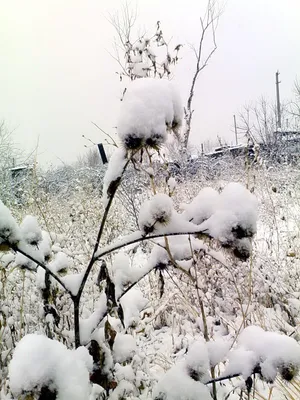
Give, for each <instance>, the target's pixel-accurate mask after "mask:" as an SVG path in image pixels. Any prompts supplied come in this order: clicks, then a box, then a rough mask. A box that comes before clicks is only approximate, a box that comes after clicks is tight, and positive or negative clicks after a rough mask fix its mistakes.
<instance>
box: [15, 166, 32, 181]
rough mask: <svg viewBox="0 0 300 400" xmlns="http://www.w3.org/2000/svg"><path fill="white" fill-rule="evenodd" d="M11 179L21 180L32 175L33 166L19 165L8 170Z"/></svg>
mask: <svg viewBox="0 0 300 400" xmlns="http://www.w3.org/2000/svg"><path fill="white" fill-rule="evenodd" d="M10 174H11V178H12V179H13V180H14V181H19V180H22V179H23V178H27V177H28V176H32V174H33V165H19V166H17V167H13V168H10Z"/></svg>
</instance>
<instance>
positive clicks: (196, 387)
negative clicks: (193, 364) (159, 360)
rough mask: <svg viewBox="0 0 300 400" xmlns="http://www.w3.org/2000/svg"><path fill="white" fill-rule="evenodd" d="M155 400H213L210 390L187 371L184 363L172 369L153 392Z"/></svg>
mask: <svg viewBox="0 0 300 400" xmlns="http://www.w3.org/2000/svg"><path fill="white" fill-rule="evenodd" d="M153 399H154V400H161V399H164V400H199V399H201V400H211V399H212V397H211V395H210V393H209V390H208V388H207V387H206V386H204V385H203V384H202V383H201V382H196V381H195V380H193V379H192V378H191V377H190V376H188V374H187V371H186V364H185V363H184V362H182V363H178V364H176V365H175V366H173V367H171V368H170V369H169V371H167V373H166V374H165V375H164V377H163V378H162V379H161V380H160V381H159V383H158V384H157V385H156V387H155V388H154V391H153Z"/></svg>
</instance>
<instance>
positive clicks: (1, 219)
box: [0, 200, 21, 249]
mask: <svg viewBox="0 0 300 400" xmlns="http://www.w3.org/2000/svg"><path fill="white" fill-rule="evenodd" d="M20 238H21V234H20V230H19V227H18V225H17V223H16V221H15V219H14V217H13V216H12V215H11V213H10V211H9V209H8V208H7V207H6V206H5V205H4V204H3V203H2V201H1V200H0V249H1V247H2V246H1V245H4V244H5V243H9V244H12V245H15V244H16V243H18V241H19V240H20Z"/></svg>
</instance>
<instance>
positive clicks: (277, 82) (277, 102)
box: [275, 71, 281, 129]
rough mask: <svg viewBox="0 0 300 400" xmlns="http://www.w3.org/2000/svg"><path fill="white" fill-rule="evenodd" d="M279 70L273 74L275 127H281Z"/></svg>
mask: <svg viewBox="0 0 300 400" xmlns="http://www.w3.org/2000/svg"><path fill="white" fill-rule="evenodd" d="M278 77H279V71H277V72H276V74H275V81H276V106H277V129H278V128H279V129H281V110H280V97H279V83H281V82H279V80H278Z"/></svg>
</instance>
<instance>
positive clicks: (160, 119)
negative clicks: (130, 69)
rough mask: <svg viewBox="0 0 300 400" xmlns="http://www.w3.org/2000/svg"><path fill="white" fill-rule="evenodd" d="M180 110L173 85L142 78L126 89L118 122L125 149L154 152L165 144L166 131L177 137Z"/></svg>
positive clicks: (164, 81) (180, 115)
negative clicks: (145, 149)
mask: <svg viewBox="0 0 300 400" xmlns="http://www.w3.org/2000/svg"><path fill="white" fill-rule="evenodd" d="M182 114H183V109H182V105H181V100H180V96H179V94H178V93H177V91H176V89H175V87H174V85H173V83H171V82H170V81H168V80H164V79H154V78H142V79H137V80H135V81H133V82H131V84H130V86H129V87H128V88H127V90H126V92H125V95H124V99H123V103H122V108H121V114H120V117H119V122H118V134H119V137H120V139H121V141H122V143H123V145H124V146H125V148H126V149H129V150H135V149H139V148H141V147H143V146H150V147H154V148H157V147H159V146H160V145H161V144H162V143H164V142H165V141H166V138H167V131H168V130H173V132H174V133H175V134H177V133H178V128H179V126H180V125H181V123H182Z"/></svg>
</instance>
